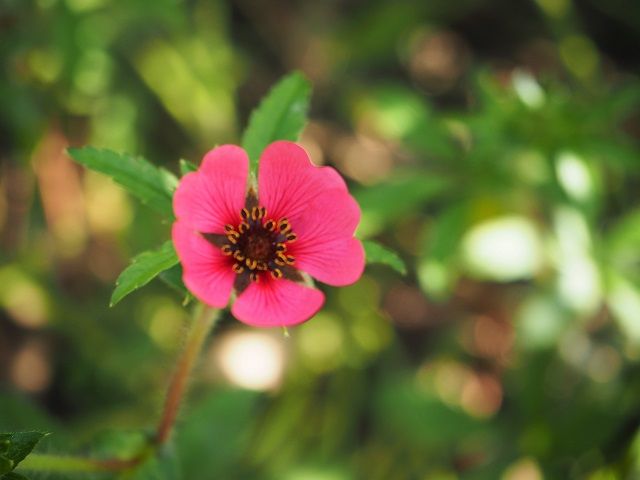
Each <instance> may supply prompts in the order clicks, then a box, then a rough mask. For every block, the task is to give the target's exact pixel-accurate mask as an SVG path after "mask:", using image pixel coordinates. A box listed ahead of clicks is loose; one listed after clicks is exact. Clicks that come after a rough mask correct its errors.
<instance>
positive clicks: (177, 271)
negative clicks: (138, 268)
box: [158, 263, 193, 305]
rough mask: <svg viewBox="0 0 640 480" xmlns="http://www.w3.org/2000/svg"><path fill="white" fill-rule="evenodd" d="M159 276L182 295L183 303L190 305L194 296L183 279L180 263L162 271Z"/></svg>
mask: <svg viewBox="0 0 640 480" xmlns="http://www.w3.org/2000/svg"><path fill="white" fill-rule="evenodd" d="M158 278H160V280H162V281H163V282H164V283H165V284H166V285H167V286H169V287H171V288H172V289H174V290H175V291H176V292H178V293H179V294H180V295H181V296H182V298H183V300H182V305H188V304H189V302H190V301H191V300H193V296H192V295H191V293H190V292H189V290H187V287H185V285H184V282H183V281H182V265H180V264H179V263H178V264H177V265H174V266H173V267H171V268H169V269H168V270H165V271H164V272H162V273H160V275H158Z"/></svg>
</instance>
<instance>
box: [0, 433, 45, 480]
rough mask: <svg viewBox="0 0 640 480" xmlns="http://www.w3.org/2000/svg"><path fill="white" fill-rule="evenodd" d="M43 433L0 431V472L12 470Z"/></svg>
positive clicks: (29, 451)
mask: <svg viewBox="0 0 640 480" xmlns="http://www.w3.org/2000/svg"><path fill="white" fill-rule="evenodd" d="M45 435H47V434H46V433H42V432H14V433H0V474H6V473H9V472H11V471H13V469H14V468H16V466H17V465H18V464H19V463H20V462H21V461H22V460H24V458H25V457H26V456H27V455H29V453H31V450H33V449H34V447H35V446H36V445H37V444H38V442H39V441H40V440H41V439H42V438H43V437H44V436H45ZM0 478H3V479H4V478H5V476H4V475H3V476H2V477H0Z"/></svg>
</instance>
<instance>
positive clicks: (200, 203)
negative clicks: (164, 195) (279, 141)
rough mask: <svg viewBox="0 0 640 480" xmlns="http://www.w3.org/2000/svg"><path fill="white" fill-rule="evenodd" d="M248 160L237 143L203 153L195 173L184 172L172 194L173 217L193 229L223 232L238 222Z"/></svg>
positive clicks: (244, 193)
mask: <svg viewBox="0 0 640 480" xmlns="http://www.w3.org/2000/svg"><path fill="white" fill-rule="evenodd" d="M248 171H249V159H248V158H247V154H246V152H245V151H244V150H243V149H242V148H240V147H238V146H236V145H222V146H220V147H217V148H214V149H213V150H211V151H210V152H209V153H207V154H206V155H205V156H204V159H203V160H202V165H201V166H200V168H199V169H198V171H197V172H192V173H188V174H187V175H185V176H184V177H183V178H182V180H180V184H179V185H178V189H177V190H176V193H175V194H174V197H173V210H174V212H175V214H176V217H177V218H178V219H179V220H181V221H184V222H185V223H187V224H188V225H189V226H190V227H192V228H193V229H194V230H197V231H199V232H205V233H223V232H224V226H225V224H228V223H230V224H233V225H235V224H237V223H238V221H239V218H240V210H241V209H242V207H244V202H245V196H246V192H247V174H248Z"/></svg>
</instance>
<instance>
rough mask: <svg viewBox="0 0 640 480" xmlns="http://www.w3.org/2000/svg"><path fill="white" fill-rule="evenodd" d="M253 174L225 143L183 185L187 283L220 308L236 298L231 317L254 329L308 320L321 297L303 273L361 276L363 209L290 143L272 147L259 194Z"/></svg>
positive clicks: (176, 204) (179, 230)
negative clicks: (233, 295) (252, 182)
mask: <svg viewBox="0 0 640 480" xmlns="http://www.w3.org/2000/svg"><path fill="white" fill-rule="evenodd" d="M248 172H249V159H248V158H247V154H246V153H245V151H244V150H243V149H242V148H240V147H237V146H235V145H223V146H221V147H217V148H215V149H213V150H211V151H210V152H209V153H207V154H206V155H205V157H204V159H203V161H202V165H201V166H200V169H199V170H198V171H197V172H193V173H189V174H187V175H185V176H184V177H183V178H182V180H181V182H180V185H179V186H178V189H177V191H176V193H175V196H174V200H173V209H174V211H175V214H176V217H177V221H176V222H175V223H174V224H173V231H172V236H173V243H174V244H175V247H176V251H177V252H178V257H179V258H180V262H181V263H182V266H183V269H184V275H183V280H184V283H185V285H186V286H187V288H188V289H189V290H190V291H191V292H192V293H193V294H194V295H195V296H196V297H197V298H198V299H200V300H201V301H202V302H204V303H205V304H207V305H210V306H212V307H217V308H222V307H225V306H226V305H227V303H228V302H229V298H230V296H231V293H232V292H233V291H235V293H236V295H237V298H236V299H235V302H234V303H233V306H232V308H231V313H232V314H233V315H234V316H235V317H236V318H237V319H238V320H240V321H242V322H244V323H248V324H250V325H255V326H259V327H272V326H287V325H295V324H297V323H301V322H304V321H305V320H308V319H309V318H311V317H312V316H313V315H314V314H315V313H316V312H317V311H318V310H319V309H320V307H322V304H323V303H324V295H323V293H322V292H321V291H320V290H317V289H315V288H313V287H311V286H309V282H305V281H304V279H305V277H304V276H303V273H302V272H305V273H306V274H309V275H311V276H312V277H314V278H316V279H317V280H319V281H321V282H324V283H327V284H329V285H334V286H341V285H348V284H350V283H353V282H355V281H356V280H358V278H360V276H361V275H362V271H363V269H364V251H363V248H362V244H361V243H360V241H358V240H357V239H356V238H354V236H353V234H354V231H355V229H356V226H357V225H358V222H359V221H360V208H359V207H358V204H357V203H356V201H355V200H354V199H353V197H352V196H351V195H350V194H349V192H348V191H347V186H346V184H345V182H344V180H342V178H341V177H340V175H339V174H338V173H337V172H336V171H335V170H334V169H333V168H330V167H316V166H314V165H313V164H312V163H311V161H310V159H309V156H308V155H307V153H306V152H305V151H304V150H303V149H302V147H300V146H299V145H297V144H295V143H292V142H285V141H279V142H275V143H272V144H271V145H269V146H268V147H267V148H266V149H265V151H264V152H263V154H262V157H261V159H260V168H259V172H258V191H257V193H256V192H255V191H254V190H253V188H251V187H248Z"/></svg>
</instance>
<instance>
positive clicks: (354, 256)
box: [289, 190, 365, 286]
mask: <svg viewBox="0 0 640 480" xmlns="http://www.w3.org/2000/svg"><path fill="white" fill-rule="evenodd" d="M359 221H360V207H358V204H357V203H356V201H355V200H354V199H353V197H352V196H351V195H349V194H348V193H346V192H341V191H338V190H334V191H331V192H327V193H325V194H324V195H323V196H322V197H319V198H318V199H317V200H316V201H315V202H313V203H311V204H310V205H308V206H307V211H306V213H305V214H304V215H303V216H301V217H300V218H299V219H298V222H297V223H296V224H293V223H292V226H293V230H294V232H295V233H296V234H297V235H298V240H297V241H296V242H294V243H292V244H290V247H289V250H290V252H291V254H292V255H293V256H294V257H295V259H296V261H295V267H296V268H298V269H300V270H302V271H304V272H307V273H308V274H309V275H311V276H312V277H314V278H316V279H318V280H320V281H321V282H324V283H328V284H329V285H334V286H342V285H349V284H351V283H353V282H355V281H356V280H358V279H359V278H360V276H361V275H362V272H363V271H364V264H365V260H364V249H363V248H362V243H361V242H360V241H359V240H358V239H356V238H354V237H353V234H354V231H355V229H356V227H357V226H358V222H359Z"/></svg>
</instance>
